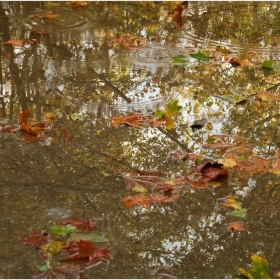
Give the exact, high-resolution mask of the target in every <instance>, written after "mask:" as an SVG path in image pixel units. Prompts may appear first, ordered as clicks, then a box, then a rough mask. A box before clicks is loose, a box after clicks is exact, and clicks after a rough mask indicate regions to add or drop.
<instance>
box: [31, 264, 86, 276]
mask: <svg viewBox="0 0 280 280" xmlns="http://www.w3.org/2000/svg"><path fill="white" fill-rule="evenodd" d="M82 271H83V269H81V268H80V267H79V266H77V265H74V264H66V265H62V266H56V267H52V268H48V267H47V269H46V270H44V271H43V272H42V273H40V274H38V275H36V276H33V277H32V278H33V279H79V278H81V273H82Z"/></svg>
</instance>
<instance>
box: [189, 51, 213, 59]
mask: <svg viewBox="0 0 280 280" xmlns="http://www.w3.org/2000/svg"><path fill="white" fill-rule="evenodd" d="M189 56H191V57H193V58H196V59H197V60H209V56H207V55H205V54H203V53H202V52H200V51H198V52H197V53H190V54H189Z"/></svg>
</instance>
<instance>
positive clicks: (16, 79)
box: [0, 1, 280, 279]
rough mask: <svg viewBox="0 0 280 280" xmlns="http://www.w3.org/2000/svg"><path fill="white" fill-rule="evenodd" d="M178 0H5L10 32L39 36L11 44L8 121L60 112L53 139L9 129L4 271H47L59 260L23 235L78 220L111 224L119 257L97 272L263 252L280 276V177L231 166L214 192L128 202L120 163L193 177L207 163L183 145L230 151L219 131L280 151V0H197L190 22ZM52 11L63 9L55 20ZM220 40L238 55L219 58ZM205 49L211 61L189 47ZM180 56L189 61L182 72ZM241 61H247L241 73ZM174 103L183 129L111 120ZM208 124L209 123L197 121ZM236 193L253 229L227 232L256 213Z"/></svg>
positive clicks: (5, 72) (1, 111)
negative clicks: (29, 139)
mask: <svg viewBox="0 0 280 280" xmlns="http://www.w3.org/2000/svg"><path fill="white" fill-rule="evenodd" d="M176 5H177V2H176V3H175V2H164V3H163V2H102V1H101V2H90V3H89V4H88V5H87V6H84V7H78V8H76V9H74V8H73V7H71V3H70V2H34V1H33V2H1V3H0V36H1V42H6V41H8V40H11V39H13V40H27V39H28V40H33V41H31V42H36V43H35V44H33V43H32V44H31V43H30V41H27V43H26V44H25V45H24V46H10V45H3V44H1V80H2V83H1V92H0V126H1V128H2V127H4V126H6V125H15V126H18V113H17V112H18V110H25V109H27V108H28V107H33V110H32V113H31V115H30V117H31V118H33V119H35V120H38V121H42V120H46V119H45V118H46V114H47V113H54V114H55V117H54V118H53V120H52V121H53V125H52V131H51V132H48V133H45V135H46V136H47V137H46V139H45V140H43V141H38V142H35V143H31V144H26V143H24V142H22V138H23V137H25V133H24V132H22V131H16V132H13V133H4V132H0V147H1V149H0V156H1V168H0V172H1V173H0V174H1V175H0V176H1V180H0V184H1V190H2V191H1V195H0V198H1V204H2V206H3V211H2V213H1V214H2V215H1V218H0V223H1V240H2V245H3V246H2V247H1V249H0V250H1V251H0V252H1V257H2V258H1V260H0V266H1V267H2V268H3V269H2V271H1V272H0V277H1V278H31V277H33V276H35V275H37V274H38V273H39V272H38V267H40V266H42V265H44V258H43V256H40V254H39V252H38V251H36V250H34V248H31V247H29V246H26V245H23V244H22V242H21V238H22V237H24V236H28V235H29V234H31V233H32V232H34V231H39V232H45V231H46V232H49V228H50V226H52V225H53V224H54V223H55V222H57V221H60V220H62V219H65V218H71V217H72V218H84V219H85V218H91V219H95V220H96V221H97V223H98V230H99V231H100V232H102V233H104V235H105V236H106V238H108V239H109V242H108V244H102V246H104V247H106V248H108V249H109V250H110V252H111V254H112V256H113V259H112V260H111V261H110V262H109V263H107V264H100V265H98V266H95V267H92V268H90V269H87V270H86V271H85V272H84V275H85V277H87V278H112V279H113V278H161V277H167V276H169V277H171V276H174V277H177V278H238V277H240V275H239V274H238V267H243V268H246V269H248V264H249V263H250V258H249V257H248V253H258V254H265V256H266V258H267V260H268V262H269V264H270V271H271V276H272V277H274V274H275V273H276V272H277V271H278V270H279V269H280V262H279V258H277V256H278V253H279V240H278V239H277V231H278V229H279V217H280V215H279V206H280V205H279V198H280V188H279V185H280V182H279V178H278V175H277V174H272V173H265V174H263V175H252V174H247V173H245V172H241V171H236V170H234V169H232V168H231V169H230V174H229V176H228V178H225V179H223V180H219V183H220V184H218V185H216V186H214V187H213V188H212V189H207V190H192V189H191V188H187V187H184V188H183V189H182V196H181V197H180V199H179V200H178V201H176V202H174V203H170V204H154V205H152V209H151V211H149V210H146V209H144V208H141V207H135V208H133V209H132V210H128V209H126V208H125V207H124V206H123V204H122V203H121V199H122V198H124V197H125V196H128V195H134V193H132V192H131V191H129V190H126V189H125V187H124V184H123V181H122V180H121V179H120V177H119V176H118V174H120V173H130V172H135V170H151V169H156V170H159V171H161V172H166V173H167V174H168V178H169V179H172V178H174V176H185V174H186V172H187V170H188V169H189V168H190V167H191V166H193V162H191V161H181V162H174V161H172V160H170V159H169V158H168V155H169V153H170V152H171V151H174V150H177V149H180V150H182V151H183V152H192V153H197V154H199V155H200V156H201V157H210V158H211V159H221V158H223V157H224V154H225V150H220V149H217V150H212V149H203V148H202V147H201V145H202V144H205V143H206V141H207V139H208V137H209V136H210V135H212V134H226V135H229V136H230V140H229V141H230V142H231V143H238V141H239V140H238V139H241V138H242V139H245V140H244V143H243V145H244V147H249V149H250V151H251V152H252V154H253V155H256V156H261V157H264V158H269V159H271V161H273V159H275V158H277V157H279V140H278V135H279V100H277V98H276V99H272V100H269V99H268V100H261V99H260V98H259V97H258V96H257V95H256V94H258V93H260V92H270V93H273V94H274V95H275V96H278V95H279V79H280V77H279V59H280V58H279V46H280V36H279V34H280V29H279V26H280V22H279V21H280V14H279V8H280V4H279V3H278V2H221V1H218V2H209V3H208V2H189V3H188V4H186V3H184V4H183V5H184V10H183V13H182V16H181V18H179V19H177V21H176V20H174V19H172V17H171V16H170V14H172V13H174V11H175V9H176ZM50 12H51V14H52V15H53V14H58V15H59V16H58V17H57V18H48V17H45V16H44V15H46V13H49V15H50ZM120 36H130V37H135V38H138V39H139V38H140V39H141V40H140V41H139V42H140V43H139V42H138V43H139V44H143V47H141V46H139V45H137V44H136V45H133V46H130V47H129V48H126V47H125V45H122V44H121V43H118V41H117V38H119V37H120ZM28 42H29V43H28ZM136 42H137V41H136ZM217 46H222V47H223V48H224V47H226V48H227V49H229V50H231V51H232V53H231V54H222V53H221V54H219V55H217V52H216V47H217ZM198 51H201V52H202V53H205V54H207V55H209V56H210V57H211V59H210V61H202V62H199V61H197V59H195V58H192V57H189V56H188V55H189V54H190V53H195V52H198ZM179 54H184V55H185V56H186V64H185V65H180V66H175V65H173V64H172V61H173V60H172V57H174V56H177V55H179ZM230 58H235V59H239V60H240V61H242V63H243V64H242V65H240V66H238V67H233V65H232V64H231V63H229V59H230ZM246 59H247V60H246ZM264 60H275V65H274V69H273V70H266V69H263V68H262V67H261V64H262V62H263V61H264ZM248 61H250V63H251V64H248ZM246 63H247V64H246ZM253 94H255V95H253ZM243 99H248V100H247V101H245V102H243V103H242V102H241V101H242V100H243ZM174 100H178V101H179V104H180V105H181V106H182V107H183V109H182V111H181V112H180V114H178V116H177V117H176V120H175V129H174V130H172V131H166V130H165V129H164V127H161V128H160V129H153V128H150V127H147V128H144V129H143V130H138V129H136V128H131V127H126V126H121V127H118V128H112V126H111V124H110V122H109V120H108V119H109V118H110V117H112V116H115V115H120V114H128V113H143V114H152V113H153V112H154V111H155V110H156V109H157V108H159V109H164V108H165V106H166V104H168V102H169V101H174ZM195 122H202V123H203V125H202V127H201V128H200V129H192V128H191V125H192V124H194V123H195ZM149 193H152V191H151V190H149ZM229 195H235V196H236V200H237V201H238V202H240V203H242V207H243V208H245V209H247V216H246V218H245V219H243V220H242V219H241V220H242V221H243V222H244V223H245V224H246V227H247V229H248V230H247V231H246V232H240V233H235V232H229V231H227V226H228V224H229V223H230V222H232V221H240V218H237V217H233V216H230V215H229V212H230V210H229V211H227V210H221V209H220V208H219V205H218V199H220V198H223V197H226V196H229Z"/></svg>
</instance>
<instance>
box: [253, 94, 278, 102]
mask: <svg viewBox="0 0 280 280" xmlns="http://www.w3.org/2000/svg"><path fill="white" fill-rule="evenodd" d="M258 97H259V98H260V99H262V101H267V100H274V101H280V96H279V95H276V94H274V93H272V92H260V93H259V94H258Z"/></svg>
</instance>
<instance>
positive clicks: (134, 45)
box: [113, 36, 146, 50]
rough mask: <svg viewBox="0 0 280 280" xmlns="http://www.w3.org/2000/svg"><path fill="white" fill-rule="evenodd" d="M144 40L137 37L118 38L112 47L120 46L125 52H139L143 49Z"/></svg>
mask: <svg viewBox="0 0 280 280" xmlns="http://www.w3.org/2000/svg"><path fill="white" fill-rule="evenodd" d="M143 43H144V44H146V40H145V39H142V38H138V37H130V36H120V37H115V38H114V40H113V44H114V45H121V46H122V47H123V48H124V49H126V50H139V49H143V48H145V45H144V44H143Z"/></svg>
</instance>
